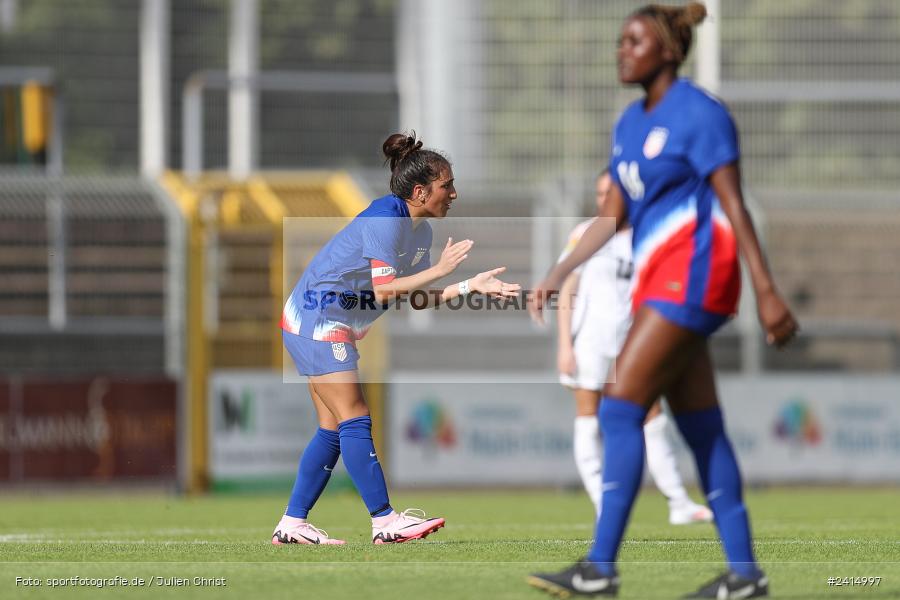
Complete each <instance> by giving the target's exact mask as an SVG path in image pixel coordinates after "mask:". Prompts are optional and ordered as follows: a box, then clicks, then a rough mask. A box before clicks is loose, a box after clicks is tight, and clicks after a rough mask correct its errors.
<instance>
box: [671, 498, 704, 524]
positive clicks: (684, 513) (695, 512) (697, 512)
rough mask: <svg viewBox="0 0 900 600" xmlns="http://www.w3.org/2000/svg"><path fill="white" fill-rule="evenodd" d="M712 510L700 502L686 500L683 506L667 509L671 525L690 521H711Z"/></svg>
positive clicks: (689, 522)
mask: <svg viewBox="0 0 900 600" xmlns="http://www.w3.org/2000/svg"><path fill="white" fill-rule="evenodd" d="M712 520H713V514H712V511H711V510H709V509H708V508H706V507H705V506H703V505H702V504H694V503H693V502H688V503H687V504H685V505H684V506H681V507H678V508H673V509H670V510H669V523H671V524H672V525H690V524H691V523H711V522H712Z"/></svg>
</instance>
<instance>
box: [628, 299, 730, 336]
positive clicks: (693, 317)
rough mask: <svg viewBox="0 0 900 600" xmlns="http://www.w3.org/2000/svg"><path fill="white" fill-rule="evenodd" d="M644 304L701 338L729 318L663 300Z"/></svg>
mask: <svg viewBox="0 0 900 600" xmlns="http://www.w3.org/2000/svg"><path fill="white" fill-rule="evenodd" d="M644 304H646V305H647V306H649V307H650V308H652V309H654V310H656V311H657V312H658V313H659V314H661V315H662V316H663V317H665V318H666V320H668V321H671V322H673V323H675V324H676V325H678V326H680V327H684V328H685V329H690V330H691V331H693V332H695V333H699V334H700V335H702V336H703V337H709V336H711V335H712V334H713V333H715V332H716V330H717V329H718V328H719V327H721V326H722V325H724V324H725V323H727V322H728V320H729V319H730V318H731V316H730V315H720V314H718V313H713V312H709V311H708V310H703V309H702V308H697V307H696V306H688V305H686V304H676V303H674V302H667V301H665V300H646V301H644Z"/></svg>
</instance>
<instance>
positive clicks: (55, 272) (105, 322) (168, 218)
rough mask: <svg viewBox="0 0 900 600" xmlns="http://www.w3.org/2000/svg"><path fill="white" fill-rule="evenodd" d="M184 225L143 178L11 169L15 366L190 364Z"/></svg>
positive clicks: (173, 368)
mask: <svg viewBox="0 0 900 600" xmlns="http://www.w3.org/2000/svg"><path fill="white" fill-rule="evenodd" d="M180 227H181V224H180V223H179V222H178V221H177V217H176V215H175V214H174V213H173V212H172V211H171V209H170V207H169V204H168V202H167V201H165V200H164V198H163V197H162V196H159V195H158V193H157V191H156V189H155V187H154V186H152V185H150V184H147V183H146V182H143V181H141V180H138V179H133V178H109V177H105V178H99V177H66V178H61V179H56V178H45V177H37V176H16V175H6V176H4V177H3V185H2V186H0V257H2V259H0V278H2V280H3V281H4V285H3V288H2V290H0V330H2V331H3V335H0V340H2V341H0V356H2V360H0V364H2V370H3V372H5V373H23V372H25V373H27V372H37V373H47V372H52V373H84V372H88V373H96V372H155V373H162V372H166V371H168V372H170V373H177V372H179V370H180V367H179V364H180V362H181V356H180V354H181V352H180V349H179V348H180V344H181V343H182V342H181V338H180V333H179V332H178V330H179V328H180V324H179V323H180V320H181V317H180V312H181V311H180V308H179V307H180V306H181V304H180V303H181V302H182V300H181V299H180V298H179V297H178V296H179V294H180V293H181V289H182V287H183V282H182V278H183V275H184V273H183V267H182V266H181V265H182V261H183V256H182V255H181V254H182V253H183V248H182V244H181V239H180V238H181V237H182V234H180V233H179V231H180Z"/></svg>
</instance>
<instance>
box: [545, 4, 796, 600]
mask: <svg viewBox="0 0 900 600" xmlns="http://www.w3.org/2000/svg"><path fill="white" fill-rule="evenodd" d="M705 16H706V8H705V7H704V6H703V5H702V4H699V3H696V2H692V3H690V4H688V5H686V6H684V7H667V6H659V5H649V6H646V7H644V8H641V9H638V10H637V11H636V12H635V13H633V14H632V15H631V16H630V17H628V19H627V20H626V21H625V23H624V25H623V26H622V32H621V38H620V39H619V45H618V53H617V59H618V71H619V80H620V81H621V82H622V83H625V84H639V85H641V86H642V87H643V88H644V92H645V94H646V95H645V96H644V97H643V98H641V99H640V100H637V101H636V102H634V103H632V104H631V105H629V106H628V108H626V109H625V111H624V113H623V114H622V116H621V117H620V118H619V121H618V123H617V124H616V127H615V129H614V132H613V139H612V148H611V155H610V156H611V159H610V173H611V175H612V177H613V180H614V183H615V185H614V186H613V188H612V190H611V193H610V197H609V199H608V200H607V203H606V206H605V207H604V210H603V214H602V215H601V216H603V217H609V218H613V219H615V220H616V223H617V226H618V227H619V228H622V227H624V226H625V225H626V223H630V224H631V226H632V227H633V234H632V237H633V242H632V245H633V247H634V262H635V276H636V281H635V289H634V299H633V304H632V305H633V309H634V313H635V315H634V324H633V325H632V326H631V329H630V330H629V332H628V337H627V338H626V340H625V345H624V347H623V348H622V352H621V353H620V354H619V356H618V358H617V360H616V371H617V373H616V374H617V378H616V381H615V382H611V383H607V384H606V386H605V387H604V390H603V392H604V393H603V396H604V400H603V404H602V405H601V407H600V426H601V428H602V429H603V442H604V461H603V462H604V472H603V501H602V504H603V512H602V513H601V515H600V519H599V521H598V523H597V531H596V535H595V538H594V539H595V541H594V545H593V547H592V548H591V550H590V552H589V553H588V555H587V557H585V558H584V559H583V560H581V561H579V562H578V563H576V564H575V565H574V566H572V567H571V568H569V569H566V570H565V571H562V572H560V573H549V574H537V575H533V576H532V577H530V578H529V583H531V584H532V585H535V586H537V587H540V588H541V589H544V590H547V591H549V592H552V593H557V594H562V595H569V594H572V593H578V594H587V595H609V596H612V595H615V594H616V593H617V591H618V588H619V577H618V574H617V572H616V566H615V560H616V554H617V552H618V549H619V546H620V544H621V541H622V536H623V534H624V532H625V527H626V525H627V523H628V516H629V514H630V512H631V507H632V504H633V503H634V498H635V496H636V495H637V491H638V486H639V484H640V480H641V473H642V470H643V463H644V443H643V422H644V418H645V417H646V415H647V411H648V409H649V408H650V405H651V404H652V403H653V402H655V401H656V400H657V399H658V398H659V397H660V396H663V395H664V396H665V397H666V399H667V400H668V402H669V406H670V407H671V408H672V411H673V413H674V414H675V420H676V422H677V423H678V427H679V429H680V430H681V433H682V435H683V436H684V439H685V441H686V442H687V444H688V445H689V446H690V448H691V450H692V451H693V453H694V458H695V460H696V463H697V472H698V475H699V477H700V481H701V483H702V485H703V491H704V492H705V493H706V497H707V500H708V502H709V505H710V507H711V508H712V510H713V514H714V516H715V522H716V526H717V528H718V530H719V536H720V537H721V538H722V545H723V547H724V550H725V555H726V558H727V560H728V567H729V569H728V571H726V572H725V573H723V574H722V575H721V576H720V577H718V578H716V579H715V580H714V581H711V582H710V583H709V584H707V585H705V586H703V587H701V588H700V589H699V590H697V592H696V593H694V594H693V595H691V596H690V597H693V598H719V599H728V598H753V597H759V596H766V595H768V580H767V578H766V576H765V575H764V574H763V572H762V571H761V570H760V568H759V565H758V564H757V562H756V559H755V557H754V555H753V543H752V537H751V534H750V523H749V519H748V516H747V510H746V508H745V506H744V500H743V493H742V486H741V478H740V472H739V471H738V465H737V461H736V460H735V456H734V452H733V450H732V448H731V443H730V442H729V440H728V437H727V435H726V433H725V427H724V423H723V419H722V413H721V411H720V409H719V401H718V398H717V395H716V387H715V377H714V373H713V366H712V360H711V359H710V355H709V346H708V343H707V338H708V337H709V336H710V335H712V333H714V332H715V331H716V330H717V329H718V328H719V327H721V326H722V325H723V324H724V323H725V322H726V321H727V320H728V319H729V318H730V317H731V316H732V315H733V314H734V313H735V311H736V309H737V301H738V296H739V293H740V272H739V266H738V254H737V251H738V247H740V250H741V252H742V253H743V255H744V258H745V259H746V261H747V265H748V267H749V269H750V277H751V280H752V282H753V289H754V292H755V294H756V304H757V309H758V312H759V319H760V322H761V324H762V326H763V329H764V330H765V332H766V339H767V341H768V343H770V344H775V345H777V346H779V347H780V346H783V345H784V344H786V343H787V342H788V341H790V339H791V338H792V337H793V336H794V334H795V333H796V331H797V323H796V321H795V320H794V317H793V315H792V314H791V311H790V310H789V309H788V307H787V304H786V303H785V302H784V300H783V299H782V298H781V295H780V294H779V293H778V291H777V290H776V288H775V283H774V281H773V280H772V275H771V273H770V272H769V268H768V266H767V264H766V261H765V258H764V257H763V254H762V251H761V249H760V246H759V242H758V240H757V237H756V232H755V231H754V228H753V223H752V221H751V220H750V216H749V214H748V213H747V211H746V209H745V207H744V199H743V196H742V193H741V183H740V182H741V180H740V171H739V167H738V164H739V158H740V153H739V150H738V141H737V131H736V129H735V126H734V123H733V121H732V119H731V115H730V114H729V113H728V110H727V109H726V108H725V106H724V105H722V103H721V102H719V101H718V100H717V99H716V98H713V97H712V96H710V95H709V94H707V93H706V92H704V91H703V90H701V89H700V88H698V87H697V86H695V85H694V84H693V83H692V82H691V81H690V80H688V79H680V78H679V77H678V68H679V67H680V65H681V64H682V62H684V59H685V57H686V55H687V53H688V50H689V48H690V44H691V40H692V37H693V26H694V25H696V24H697V23H700V22H701V21H702V20H703V19H704V17H705ZM605 220H606V219H598V220H597V221H596V222H595V223H594V224H593V225H591V227H589V228H588V229H587V230H586V231H585V232H584V235H583V236H582V238H581V241H580V242H579V243H578V245H577V246H576V247H575V248H574V249H573V250H572V252H571V254H570V255H569V256H568V257H566V259H565V260H563V261H562V262H561V263H559V264H557V265H556V266H555V267H554V268H553V269H552V270H551V271H550V274H549V275H548V276H547V278H546V279H545V280H544V281H543V282H541V283H540V284H539V285H538V286H537V288H536V289H535V292H534V295H533V296H532V298H533V300H534V301H533V303H532V305H531V309H532V314H533V315H534V316H535V317H536V318H538V319H539V318H540V311H541V308H542V306H543V303H544V301H545V300H546V298H547V296H548V295H549V293H550V292H552V291H553V290H558V289H559V288H560V286H561V285H562V283H563V281H564V280H565V278H566V276H567V275H568V274H569V273H571V272H572V270H573V269H574V268H575V267H577V266H578V265H580V264H581V263H583V262H585V261H586V260H587V259H588V258H590V257H591V255H593V254H594V253H595V252H596V251H597V250H599V249H600V248H601V247H602V246H603V245H604V244H605V243H606V242H607V241H608V240H609V239H610V238H611V237H612V234H613V232H612V231H611V228H610V227H608V226H607V224H606V223H605V222H604V221H605Z"/></svg>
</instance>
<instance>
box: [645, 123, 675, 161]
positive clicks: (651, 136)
mask: <svg viewBox="0 0 900 600" xmlns="http://www.w3.org/2000/svg"><path fill="white" fill-rule="evenodd" d="M668 139H669V130H668V129H666V128H665V127H654V128H653V129H651V130H650V133H648V134H647V139H646V140H644V156H645V157H646V158H647V160H653V159H654V158H656V157H657V156H659V154H660V152H662V151H663V148H665V146H666V140H668Z"/></svg>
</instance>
